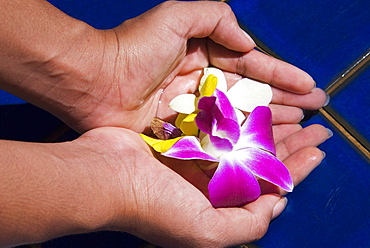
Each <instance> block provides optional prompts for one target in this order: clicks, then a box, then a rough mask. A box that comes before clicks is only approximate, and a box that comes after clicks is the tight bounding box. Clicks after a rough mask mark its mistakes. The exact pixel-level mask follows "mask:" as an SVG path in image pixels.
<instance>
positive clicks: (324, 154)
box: [321, 151, 326, 161]
mask: <svg viewBox="0 0 370 248" xmlns="http://www.w3.org/2000/svg"><path fill="white" fill-rule="evenodd" d="M321 152H322V159H321V161H322V160H324V158H325V157H326V152H324V151H321Z"/></svg>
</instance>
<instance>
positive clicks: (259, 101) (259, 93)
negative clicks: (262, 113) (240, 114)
mask: <svg viewBox="0 0 370 248" xmlns="http://www.w3.org/2000/svg"><path fill="white" fill-rule="evenodd" d="M226 95H227V97H228V98H229V100H230V102H231V104H232V105H233V106H234V107H235V108H238V109H240V110H243V111H246V112H252V111H253V109H254V108H255V107H257V106H267V105H268V104H269V103H270V102H271V100H272V90H271V87H270V85H268V84H263V83H260V82H257V81H254V80H252V79H249V78H243V79H241V80H239V81H238V82H237V83H236V84H235V85H234V86H233V87H231V88H230V89H229V91H228V92H227V93H226Z"/></svg>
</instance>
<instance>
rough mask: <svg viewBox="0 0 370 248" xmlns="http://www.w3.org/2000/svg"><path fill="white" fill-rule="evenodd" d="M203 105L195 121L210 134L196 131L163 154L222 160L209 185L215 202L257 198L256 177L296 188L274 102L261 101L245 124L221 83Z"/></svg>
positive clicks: (229, 204)
mask: <svg viewBox="0 0 370 248" xmlns="http://www.w3.org/2000/svg"><path fill="white" fill-rule="evenodd" d="M198 109H199V110H200V112H199V113H198V114H197V117H196V119H195V121H196V124H197V126H198V128H199V129H200V130H201V131H202V132H204V133H205V134H206V136H205V137H204V138H203V139H202V140H201V141H199V139H198V138H197V137H195V136H184V137H181V138H179V139H178V140H177V141H176V142H174V144H173V145H172V146H170V147H169V148H168V149H167V151H165V152H162V155H164V156H167V157H172V158H178V159H184V160H191V159H201V160H208V161H213V162H218V163H219V164H218V167H217V169H216V171H215V173H214V175H213V177H212V179H211V181H210V183H209V185H208V189H209V197H210V201H211V203H212V205H213V206H214V207H236V206H242V205H245V204H247V203H249V202H252V201H254V200H256V199H257V198H258V197H259V196H260V194H261V189H260V186H259V184H258V180H257V178H256V177H258V178H261V179H263V180H266V181H268V182H270V183H272V184H275V185H277V186H279V187H281V188H282V189H284V190H286V191H288V192H291V191H292V189H293V181H292V178H291V176H290V174H289V171H288V169H287V168H286V167H285V165H284V164H283V163H282V162H281V161H279V160H278V159H277V158H276V156H275V155H276V154H275V146H274V140H273V134H272V121H271V110H270V109H269V108H268V107H266V106H258V107H256V108H255V109H254V110H253V111H252V112H251V114H250V115H249V117H248V118H247V120H246V121H245V122H244V124H243V125H241V126H240V125H239V123H238V121H237V117H236V113H235V111H234V107H233V106H232V105H231V102H230V101H229V99H228V98H227V96H226V95H225V93H223V92H222V91H220V90H218V89H216V90H215V91H214V93H213V95H212V96H209V97H202V98H201V99H200V100H199V102H198Z"/></svg>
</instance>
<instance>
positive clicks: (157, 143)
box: [140, 133, 182, 152]
mask: <svg viewBox="0 0 370 248" xmlns="http://www.w3.org/2000/svg"><path fill="white" fill-rule="evenodd" d="M140 136H141V138H143V140H144V141H145V142H146V143H147V144H148V145H150V146H151V147H153V149H154V150H155V151H157V152H166V151H167V150H168V149H170V148H171V147H172V146H173V145H174V144H175V143H176V142H177V141H178V140H179V139H181V138H182V137H177V138H174V139H168V140H160V139H154V138H152V137H149V136H146V135H145V134H142V133H141V134H140Z"/></svg>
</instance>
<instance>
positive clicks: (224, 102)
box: [199, 89, 237, 122]
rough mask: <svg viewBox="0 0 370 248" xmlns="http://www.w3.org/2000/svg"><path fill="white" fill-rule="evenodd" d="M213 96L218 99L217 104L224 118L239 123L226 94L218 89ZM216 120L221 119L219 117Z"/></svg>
mask: <svg viewBox="0 0 370 248" xmlns="http://www.w3.org/2000/svg"><path fill="white" fill-rule="evenodd" d="M213 95H214V96H215V97H216V102H215V104H216V105H217V107H218V109H219V110H220V111H221V113H222V116H223V118H228V119H232V120H235V121H236V122H237V118H236V114H235V110H234V107H233V106H232V105H231V103H230V100H229V99H228V98H227V96H226V95H225V93H223V92H222V91H220V90H218V89H216V90H215V92H214V93H213ZM201 100H202V99H201ZM199 109H200V108H199ZM214 114H216V113H214ZM216 118H219V117H218V116H216Z"/></svg>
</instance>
